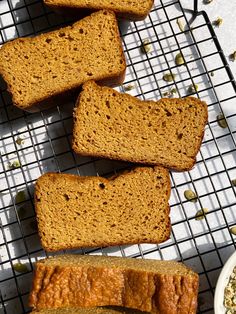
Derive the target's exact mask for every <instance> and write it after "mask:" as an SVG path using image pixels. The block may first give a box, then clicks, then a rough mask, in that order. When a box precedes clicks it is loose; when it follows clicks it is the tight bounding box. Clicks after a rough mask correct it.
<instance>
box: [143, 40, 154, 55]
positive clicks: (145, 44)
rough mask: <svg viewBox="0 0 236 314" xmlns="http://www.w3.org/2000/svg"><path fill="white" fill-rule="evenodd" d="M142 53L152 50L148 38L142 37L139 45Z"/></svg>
mask: <svg viewBox="0 0 236 314" xmlns="http://www.w3.org/2000/svg"><path fill="white" fill-rule="evenodd" d="M141 51H142V53H149V52H151V51H152V45H151V44H150V41H149V39H144V40H143V41H142V45H141Z"/></svg>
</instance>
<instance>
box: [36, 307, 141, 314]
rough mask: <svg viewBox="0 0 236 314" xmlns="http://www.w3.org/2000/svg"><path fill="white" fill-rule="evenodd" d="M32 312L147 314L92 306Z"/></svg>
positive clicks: (55, 313) (50, 313)
mask: <svg viewBox="0 0 236 314" xmlns="http://www.w3.org/2000/svg"><path fill="white" fill-rule="evenodd" d="M31 314H145V312H141V311H138V310H133V309H126V308H106V307H92V308H60V309H46V310H45V309H44V310H39V311H33V312H31ZM146 314H147V313H146Z"/></svg>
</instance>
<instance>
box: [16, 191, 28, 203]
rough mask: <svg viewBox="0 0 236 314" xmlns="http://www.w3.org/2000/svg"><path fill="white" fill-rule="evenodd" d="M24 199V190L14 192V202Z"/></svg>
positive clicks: (20, 201)
mask: <svg viewBox="0 0 236 314" xmlns="http://www.w3.org/2000/svg"><path fill="white" fill-rule="evenodd" d="M25 200H26V195H25V191H20V192H18V193H17V194H16V197H15V203H16V204H17V203H22V202H24V201H25Z"/></svg>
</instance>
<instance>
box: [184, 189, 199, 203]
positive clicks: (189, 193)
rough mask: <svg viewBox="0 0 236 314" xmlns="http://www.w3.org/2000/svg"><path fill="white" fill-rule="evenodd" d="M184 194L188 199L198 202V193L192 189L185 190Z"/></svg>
mask: <svg viewBox="0 0 236 314" xmlns="http://www.w3.org/2000/svg"><path fill="white" fill-rule="evenodd" d="M184 196H185V198H186V199H187V200H188V201H191V202H194V203H196V201H197V194H196V193H195V192H194V191H192V190H186V191H184Z"/></svg>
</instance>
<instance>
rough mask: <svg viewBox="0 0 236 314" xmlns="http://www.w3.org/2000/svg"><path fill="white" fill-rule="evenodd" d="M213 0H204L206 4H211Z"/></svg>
mask: <svg viewBox="0 0 236 314" xmlns="http://www.w3.org/2000/svg"><path fill="white" fill-rule="evenodd" d="M212 1H213V0H203V3H204V4H209V3H211V2H212Z"/></svg>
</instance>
